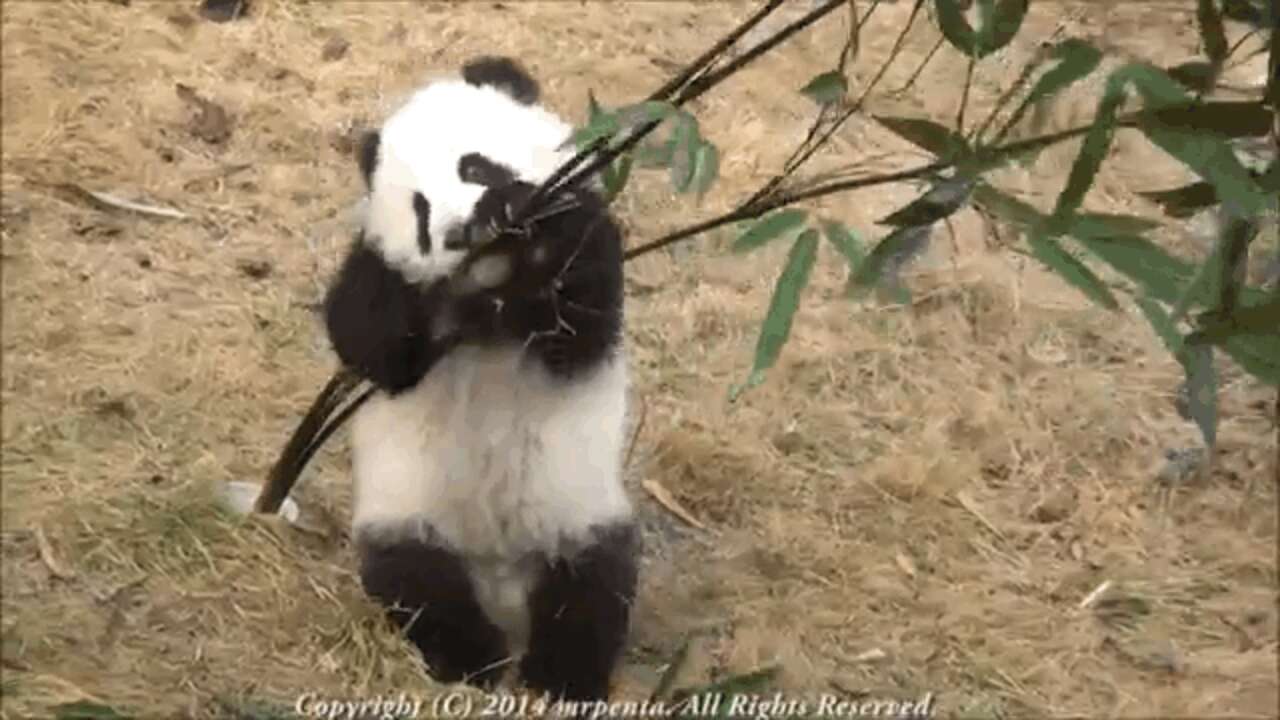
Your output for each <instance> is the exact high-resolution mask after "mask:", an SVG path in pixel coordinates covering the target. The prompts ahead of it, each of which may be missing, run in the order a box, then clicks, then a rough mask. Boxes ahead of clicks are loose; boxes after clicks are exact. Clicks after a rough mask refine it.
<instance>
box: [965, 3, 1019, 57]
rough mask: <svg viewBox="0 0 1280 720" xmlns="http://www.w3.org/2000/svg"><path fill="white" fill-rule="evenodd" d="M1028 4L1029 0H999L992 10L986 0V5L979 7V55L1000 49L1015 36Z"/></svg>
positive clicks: (985, 54) (984, 55) (982, 55)
mask: <svg viewBox="0 0 1280 720" xmlns="http://www.w3.org/2000/svg"><path fill="white" fill-rule="evenodd" d="M981 2H982V0H979V3H981ZM1030 5H1031V3H1030V0H1001V1H1000V2H997V3H996V6H995V12H992V11H991V10H990V5H989V0H988V3H987V4H986V5H984V6H982V7H980V9H981V10H983V12H982V17H983V19H984V22H983V25H982V28H981V29H979V31H978V37H979V45H980V50H981V55H979V57H986V56H987V55H990V54H991V53H993V52H996V51H997V50H1000V49H1001V48H1003V47H1005V46H1006V45H1008V44H1009V43H1010V42H1012V41H1013V39H1014V38H1015V37H1017V35H1018V30H1020V29H1021V28H1022V21H1023V20H1024V19H1025V18H1026V17H1027V10H1028V8H1029V7H1030Z"/></svg>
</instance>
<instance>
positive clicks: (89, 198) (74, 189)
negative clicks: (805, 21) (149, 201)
mask: <svg viewBox="0 0 1280 720" xmlns="http://www.w3.org/2000/svg"><path fill="white" fill-rule="evenodd" d="M53 189H55V190H60V191H62V192H64V193H67V194H68V195H71V196H73V197H75V198H77V199H80V200H83V201H86V202H88V203H89V204H90V205H92V206H94V207H96V208H98V209H99V210H128V211H130V212H136V213H139V214H142V215H154V216H156V217H167V218H173V219H175V220H187V219H189V218H190V217H191V216H190V215H188V214H186V213H184V212H181V211H179V210H174V209H173V208H167V207H159V206H156V205H144V204H143V203H137V202H133V201H132V200H125V199H124V198H121V197H117V196H115V195H111V194H108V193H104V192H97V191H94V190H87V189H85V188H82V187H80V186H79V185H76V184H75V183H59V184H57V185H54V186H53Z"/></svg>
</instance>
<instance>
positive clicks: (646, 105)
mask: <svg viewBox="0 0 1280 720" xmlns="http://www.w3.org/2000/svg"><path fill="white" fill-rule="evenodd" d="M614 114H615V115H617V117H618V123H619V124H620V125H621V126H622V128H623V129H628V128H633V127H636V126H639V125H644V124H646V123H650V122H661V121H663V120H666V119H667V118H669V117H671V116H673V115H680V114H683V111H681V110H680V109H679V108H677V107H676V106H675V105H672V104H671V103H667V102H662V101H660V100H645V101H643V102H638V103H633V104H631V105H624V106H622V107H621V108H618V110H617V111H616V112H615V113H614Z"/></svg>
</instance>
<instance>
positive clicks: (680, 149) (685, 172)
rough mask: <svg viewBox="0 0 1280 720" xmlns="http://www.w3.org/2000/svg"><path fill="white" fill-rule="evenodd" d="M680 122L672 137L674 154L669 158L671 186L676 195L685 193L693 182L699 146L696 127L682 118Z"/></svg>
mask: <svg viewBox="0 0 1280 720" xmlns="http://www.w3.org/2000/svg"><path fill="white" fill-rule="evenodd" d="M681 120H682V122H680V123H679V124H678V125H676V129H675V134H674V135H673V140H674V141H675V154H674V155H673V156H672V158H671V186H672V187H673V188H675V191H676V192H677V193H684V192H686V191H687V190H688V189H689V185H690V183H691V182H692V181H693V171H694V166H695V165H696V164H697V158H696V157H695V156H696V155H697V152H698V145H699V138H698V129H697V126H696V125H695V124H694V123H693V122H691V121H689V120H686V119H684V118H681Z"/></svg>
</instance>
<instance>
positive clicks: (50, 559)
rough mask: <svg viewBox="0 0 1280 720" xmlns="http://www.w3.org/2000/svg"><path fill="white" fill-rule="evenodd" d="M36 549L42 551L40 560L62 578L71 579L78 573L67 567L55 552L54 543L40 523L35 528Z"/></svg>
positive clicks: (57, 576)
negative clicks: (50, 541)
mask: <svg viewBox="0 0 1280 720" xmlns="http://www.w3.org/2000/svg"><path fill="white" fill-rule="evenodd" d="M34 533H35V536H36V550H37V551H38V552H39V553H40V561H41V562H43V563H44V566H45V567H47V568H49V572H50V573H51V574H52V575H53V576H54V577H56V578H58V579H60V580H69V579H71V578H73V577H75V576H76V574H75V573H74V572H72V571H70V570H68V569H66V568H65V567H64V566H63V565H62V563H61V562H59V561H58V558H57V557H56V556H55V555H54V554H53V545H51V544H50V543H49V538H47V537H45V534H44V528H42V527H40V526H39V525H37V526H36V528H35V531H34Z"/></svg>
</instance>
